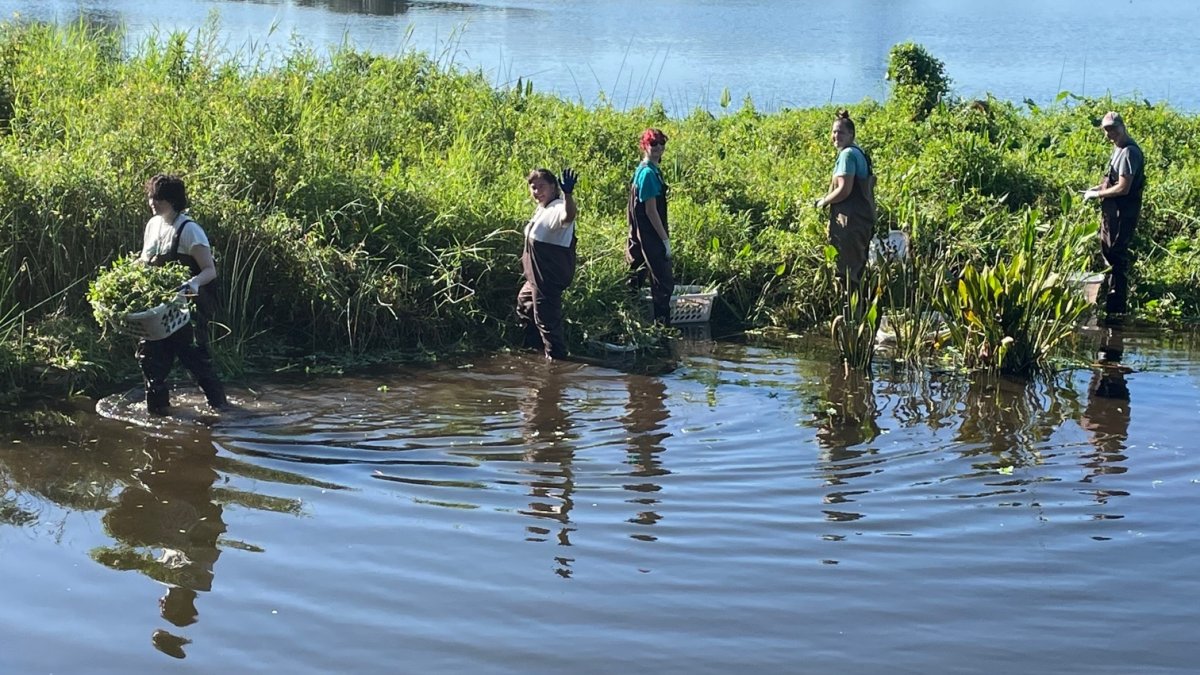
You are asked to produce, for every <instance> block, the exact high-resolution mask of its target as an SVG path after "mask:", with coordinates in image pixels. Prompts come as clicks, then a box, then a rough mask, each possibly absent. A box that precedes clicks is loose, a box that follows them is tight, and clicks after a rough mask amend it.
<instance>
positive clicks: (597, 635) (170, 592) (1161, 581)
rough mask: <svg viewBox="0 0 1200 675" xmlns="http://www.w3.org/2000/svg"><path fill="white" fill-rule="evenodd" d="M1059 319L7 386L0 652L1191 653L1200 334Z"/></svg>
mask: <svg viewBox="0 0 1200 675" xmlns="http://www.w3.org/2000/svg"><path fill="white" fill-rule="evenodd" d="M1083 340H1084V341H1085V343H1086V344H1087V347H1086V349H1087V350H1089V351H1095V350H1097V349H1098V348H1101V347H1103V348H1105V349H1106V350H1107V356H1108V357H1109V363H1108V364H1107V365H1105V366H1104V367H1096V368H1085V369H1079V370H1075V371H1071V372H1068V373H1065V374H1063V375H1060V376H1059V377H1058V378H1056V379H1054V380H1053V381H1048V382H1039V383H1034V384H1028V385H1020V384H1014V383H1004V384H1002V385H998V386H997V385H984V384H980V383H972V382H970V381H968V380H964V379H962V378H960V377H956V376H948V375H940V376H927V377H921V378H915V379H914V378H910V377H901V376H897V375H891V374H888V373H886V372H883V373H876V374H875V376H874V377H873V378H871V379H864V378H861V377H854V376H851V377H846V376H844V375H843V374H841V373H840V372H839V371H838V369H836V368H832V367H831V366H830V365H829V364H830V359H829V358H828V354H827V353H823V352H820V351H816V352H813V351H809V350H806V349H802V348H795V347H790V348H779V347H775V348H768V347H762V346H748V345H744V344H730V343H715V342H711V341H705V340H691V341H685V342H682V343H681V344H680V345H679V367H678V368H677V369H676V370H674V371H673V372H670V373H666V374H663V375H657V376H655V375H639V374H629V373H626V372H623V371H620V370H615V369H607V368H601V367H595V366H589V365H581V364H557V365H548V364H545V363H541V362H539V361H537V360H535V359H532V358H529V357H525V356H513V355H500V356H494V357H488V358H482V359H479V360H477V361H476V362H474V363H471V364H460V365H458V366H440V367H434V368H419V369H418V368H405V369H395V370H392V371H390V372H387V373H380V374H376V375H372V376H362V377H340V378H328V379H319V380H313V381H308V382H301V383H286V382H274V383H271V382H266V383H260V384H259V385H258V386H256V387H255V388H254V390H253V391H251V390H247V389H244V388H243V389H240V390H237V391H236V393H235V397H236V398H238V399H240V400H241V402H242V404H243V408H244V412H243V413H240V414H235V415H231V416H228V417H226V418H224V419H211V418H208V417H206V416H204V415H203V414H200V413H196V412H194V411H189V410H188V406H187V404H188V403H189V402H192V403H194V402H196V401H197V400H198V395H197V394H185V395H184V396H183V397H182V398H180V399H179V400H180V401H181V403H183V404H184V405H182V406H181V407H180V409H181V412H180V413H179V415H178V416H177V417H176V418H173V419H170V420H166V421H161V422H155V423H153V424H150V425H149V426H144V425H145V424H146V420H145V418H144V417H141V416H139V412H138V410H137V409H136V406H134V407H131V406H129V405H128V404H126V403H123V402H121V401H120V400H119V397H118V398H113V399H108V400H107V401H106V402H102V405H101V408H102V409H103V410H105V412H106V413H107V414H110V415H115V416H117V417H118V418H122V419H110V418H108V417H104V416H101V415H98V414H96V413H95V412H94V411H92V410H90V409H88V407H87V406H80V407H79V410H77V411H75V412H70V413H66V414H63V413H51V412H45V411H24V412H23V413H21V414H20V415H17V416H15V417H14V418H13V419H10V420H8V421H7V422H6V426H5V427H4V428H5V431H3V432H2V433H0V590H2V593H3V598H4V602H3V603H0V672H2V673H73V672H114V673H132V672H197V673H201V672H203V673H207V672H266V671H270V672H355V673H360V672H361V673H368V672H379V673H385V672H386V673H392V672H438V673H564V672H578V673H629V672H656V673H729V672H756V673H758V672H762V673H783V672H789V673H790V672H846V673H882V672H887V673H897V672H900V673H904V672H912V673H918V672H919V673H938V672H954V673H997V672H1024V673H1191V672H1195V670H1196V667H1197V666H1196V664H1197V656H1200V648H1198V647H1197V643H1196V639H1195V635H1196V631H1197V627H1200V605H1198V603H1197V602H1196V599H1197V598H1200V581H1197V579H1198V575H1197V573H1196V572H1197V567H1198V563H1200V538H1198V537H1197V535H1196V525H1195V515H1196V513H1197V506H1198V504H1200V454H1198V453H1197V451H1196V449H1195V448H1196V444H1195V439H1196V436H1197V433H1198V432H1200V425H1198V424H1197V420H1198V419H1200V417H1198V413H1200V388H1198V382H1200V380H1198V377H1197V375H1198V374H1200V359H1198V358H1197V349H1196V347H1197V344H1198V341H1197V340H1196V339H1195V336H1194V335H1178V334H1162V333H1138V332H1131V331H1124V332H1118V333H1117V334H1116V335H1110V334H1109V333H1108V332H1107V331H1103V332H1102V331H1097V330H1091V331H1085V333H1084V334H1083ZM1118 350H1120V353H1119V354H1118ZM1117 357H1119V359H1118V358H1117Z"/></svg>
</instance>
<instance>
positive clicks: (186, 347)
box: [176, 312, 229, 410]
mask: <svg viewBox="0 0 1200 675" xmlns="http://www.w3.org/2000/svg"><path fill="white" fill-rule="evenodd" d="M185 332H186V333H187V335H186V336H184V337H186V338H187V340H186V342H182V343H181V344H180V346H179V348H178V350H177V352H178V356H179V361H180V362H181V363H182V364H183V365H184V367H185V368H187V369H188V370H189V371H191V373H192V377H194V378H196V384H198V385H200V389H201V390H202V391H203V392H204V398H205V399H207V400H208V405H209V407H211V408H212V409H214V410H219V409H221V408H224V407H225V406H227V405H228V404H229V401H228V400H227V399H226V398H225V385H223V384H222V383H221V380H220V378H218V377H217V372H216V369H215V368H214V367H213V363H212V356H211V355H210V354H209V353H208V319H207V318H205V317H203V316H202V315H200V313H199V312H197V316H196V325H195V328H194V329H193V327H192V326H191V325H190V324H189V325H187V326H184V327H183V328H181V329H180V330H179V331H178V332H177V333H176V335H179V334H181V333H185ZM182 339H183V338H181V340H182Z"/></svg>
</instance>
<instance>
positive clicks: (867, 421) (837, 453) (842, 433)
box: [817, 363, 880, 521]
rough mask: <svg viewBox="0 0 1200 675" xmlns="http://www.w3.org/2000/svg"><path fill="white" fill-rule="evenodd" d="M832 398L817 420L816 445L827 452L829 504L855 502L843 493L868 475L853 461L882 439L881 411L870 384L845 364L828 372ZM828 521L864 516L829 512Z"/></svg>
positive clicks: (827, 499) (824, 459)
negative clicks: (848, 485)
mask: <svg viewBox="0 0 1200 675" xmlns="http://www.w3.org/2000/svg"><path fill="white" fill-rule="evenodd" d="M828 382H829V395H828V396H827V400H825V401H824V402H823V405H824V409H823V410H821V411H820V414H819V416H818V428H817V443H818V444H819V445H820V446H821V448H822V449H824V450H826V452H825V453H824V456H823V458H822V459H823V462H824V464H825V474H826V480H825V484H826V485H827V486H830V487H831V488H833V489H832V490H830V492H829V493H828V494H826V495H825V499H824V501H825V503H826V504H846V503H849V502H852V501H853V500H852V499H851V495H853V494H856V493H854V492H848V491H846V490H843V489H840V487H841V486H844V485H846V483H847V481H849V480H851V479H853V478H856V477H859V476H863V475H866V474H867V473H869V472H870V471H869V470H868V469H859V468H857V464H856V463H855V462H854V460H856V459H858V458H859V457H861V456H862V455H863V454H865V453H866V452H867V449H866V448H857V447H855V446H861V445H863V444H865V443H870V442H871V441H873V440H875V438H876V437H878V436H879V433H880V429H879V424H878V423H877V422H876V418H877V417H878V416H879V410H878V407H877V406H876V405H875V389H874V385H873V383H872V382H871V380H870V379H869V378H868V377H866V376H865V375H863V374H862V373H859V372H855V371H853V370H847V369H846V368H844V367H843V365H842V364H840V363H838V364H833V365H831V366H830V369H829V377H828ZM825 515H826V518H827V519H829V520H837V521H843V520H858V519H859V518H862V515H861V514H858V513H851V512H848V511H844V510H832V509H827V510H826V511H825Z"/></svg>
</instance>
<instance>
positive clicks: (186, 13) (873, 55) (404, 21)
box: [0, 0, 1200, 112]
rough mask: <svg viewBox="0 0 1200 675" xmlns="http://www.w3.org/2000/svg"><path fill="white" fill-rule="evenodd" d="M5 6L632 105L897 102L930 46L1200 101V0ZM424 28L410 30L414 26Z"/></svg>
mask: <svg viewBox="0 0 1200 675" xmlns="http://www.w3.org/2000/svg"><path fill="white" fill-rule="evenodd" d="M166 6H167V5H162V4H158V3H148V2H144V1H143V0H26V1H14V0H0V15H3V16H11V15H12V14H13V13H14V12H19V13H20V14H21V15H22V16H24V17H27V18H35V19H46V20H58V21H70V20H72V19H75V18H78V17H79V16H81V15H82V16H83V17H86V18H87V19H88V20H90V21H95V22H100V23H104V24H110V25H112V24H123V25H125V26H126V27H127V28H128V31H129V34H130V36H131V38H133V39H134V40H140V39H142V38H143V37H144V36H146V35H147V34H149V33H152V32H153V31H155V30H195V29H196V28H197V27H198V26H199V25H201V24H203V23H204V21H205V20H206V19H207V18H208V17H209V15H210V13H212V12H214V11H215V12H217V13H218V14H219V17H220V25H221V33H222V37H223V40H224V42H225V44H226V45H227V46H228V47H229V49H230V50H231V51H236V52H240V53H243V54H246V53H251V52H253V53H257V54H261V53H264V52H273V53H276V54H279V53H284V52H286V51H287V50H288V49H289V47H290V45H291V43H292V40H293V39H295V38H298V39H300V40H301V41H302V42H304V43H306V44H308V45H311V46H315V47H319V48H321V49H322V50H323V49H324V48H325V47H327V46H329V45H335V44H340V43H342V42H349V43H351V44H353V45H355V46H357V47H360V48H363V49H368V50H372V51H376V52H380V53H384V54H394V53H396V52H399V51H403V50H406V49H410V48H417V49H421V50H425V51H428V52H430V53H431V54H433V55H435V56H437V57H438V59H439V60H440V61H442V62H443V63H446V62H450V61H453V62H454V63H456V64H458V65H460V66H462V67H466V68H471V69H476V68H478V69H482V70H483V71H484V72H485V73H486V74H487V76H488V78H489V80H491V81H492V82H494V83H496V84H498V85H502V84H506V83H513V82H516V80H517V79H518V78H523V79H524V80H529V79H531V78H532V79H533V81H534V83H535V86H536V87H537V88H539V89H541V90H545V91H552V92H555V93H558V94H560V95H563V96H566V97H570V98H578V99H580V100H583V101H584V102H587V103H594V102H596V101H597V100H598V99H599V96H600V93H601V92H604V93H605V95H606V96H607V98H608V100H610V101H612V102H613V103H615V104H616V105H617V106H619V107H622V108H625V107H630V106H634V105H637V104H644V103H647V102H649V101H650V100H652V99H655V98H656V99H659V100H662V101H663V102H664V103H665V104H666V105H667V107H668V109H670V110H671V111H673V112H687V111H688V110H690V109H691V108H693V107H695V106H704V107H708V108H710V109H715V108H716V107H717V106H718V101H719V100H720V98H721V93H722V91H723V90H724V89H725V88H728V89H729V90H730V93H731V96H732V99H733V103H734V105H735V106H736V105H739V104H740V102H741V100H742V98H743V97H744V96H746V95H750V96H752V97H753V99H754V100H755V102H756V104H757V105H758V106H759V107H760V108H763V109H775V108H778V107H781V106H812V105H821V104H825V103H828V102H830V101H833V102H854V101H858V100H861V99H862V98H864V97H868V96H870V97H875V98H882V97H883V96H885V95H886V92H887V89H886V83H885V81H884V75H885V71H886V63H887V54H888V50H889V49H890V48H891V47H892V45H894V44H897V43H899V42H904V41H907V40H913V41H916V42H919V43H922V44H924V45H925V46H926V47H927V48H928V49H929V50H930V51H931V52H932V53H933V54H934V55H935V56H937V57H938V58H940V59H942V60H943V61H944V62H945V63H946V66H947V71H948V74H949V75H950V76H951V77H952V78H953V79H954V82H955V90H956V92H957V93H958V94H960V95H962V96H964V97H976V96H982V95H983V94H984V93H985V92H992V93H993V94H995V95H996V96H999V97H1000V98H1004V99H1009V100H1013V101H1018V102H1019V101H1022V100H1024V99H1025V98H1030V99H1033V100H1035V101H1037V102H1039V103H1042V104H1045V103H1049V102H1051V101H1053V99H1054V97H1055V96H1056V95H1057V94H1058V92H1060V91H1062V90H1070V91H1072V92H1075V93H1077V94H1085V95H1088V96H1100V95H1103V94H1105V93H1111V94H1113V95H1114V96H1118V97H1128V96H1137V97H1145V98H1147V99H1149V100H1151V101H1168V102H1170V103H1171V104H1172V105H1174V106H1176V107H1178V108H1181V109H1184V110H1188V111H1196V110H1198V109H1200V89H1197V88H1196V87H1195V86H1194V84H1193V79H1194V78H1193V77H1192V72H1193V69H1194V68H1193V64H1194V62H1195V61H1196V58H1197V56H1198V55H1200V40H1198V39H1197V38H1196V33H1197V29H1198V28H1200V3H1197V2H1190V1H1180V0H1053V1H1050V2H1047V1H1046V0H1009V1H1008V2H971V1H967V0H842V1H841V2H828V1H825V0H659V1H658V2H654V3H646V2H642V1H640V0H467V1H459V0H453V1H441V0H415V1H411V2H409V1H404V0H276V1H271V0H250V1H245V0H216V1H205V0H172V2H171V3H170V5H169V7H170V10H169V11H165V10H164V9H161V8H164V7H166ZM410 31H411V32H410Z"/></svg>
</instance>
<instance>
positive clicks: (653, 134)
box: [625, 129, 675, 325]
mask: <svg viewBox="0 0 1200 675" xmlns="http://www.w3.org/2000/svg"><path fill="white" fill-rule="evenodd" d="M639 145H640V146H641V148H642V162H641V164H638V167H637V170H636V171H634V173H633V181H632V182H631V183H630V185H629V206H628V209H627V215H628V219H629V241H628V242H627V243H626V246H625V261H626V262H628V263H629V288H630V290H631V291H632V292H633V293H635V294H636V293H637V292H638V289H640V288H641V286H642V283H643V282H644V281H645V280H646V277H647V276H648V277H649V278H650V300H651V302H652V303H653V305H654V320H655V321H656V322H657V323H660V324H663V325H670V323H671V293H673V292H674V291H675V277H674V276H673V275H672V273H671V236H670V230H668V229H667V184H666V181H664V180H663V175H662V170H661V169H659V167H658V165H659V162H661V161H662V156H663V150H665V149H666V146H667V135H666V134H664V133H663V132H662V130H661V129H646V130H645V131H644V132H642V137H641V140H640V142H639Z"/></svg>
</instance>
